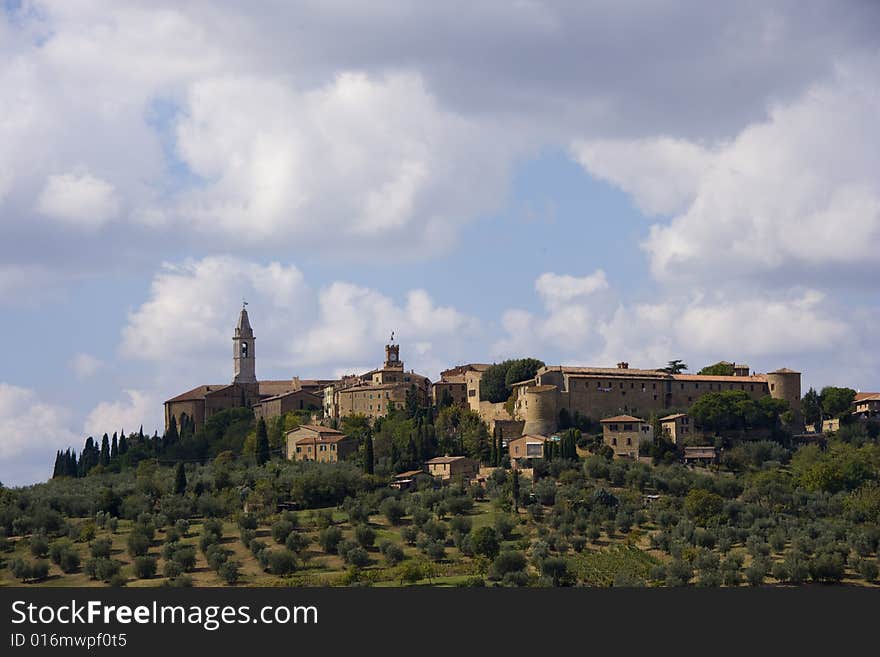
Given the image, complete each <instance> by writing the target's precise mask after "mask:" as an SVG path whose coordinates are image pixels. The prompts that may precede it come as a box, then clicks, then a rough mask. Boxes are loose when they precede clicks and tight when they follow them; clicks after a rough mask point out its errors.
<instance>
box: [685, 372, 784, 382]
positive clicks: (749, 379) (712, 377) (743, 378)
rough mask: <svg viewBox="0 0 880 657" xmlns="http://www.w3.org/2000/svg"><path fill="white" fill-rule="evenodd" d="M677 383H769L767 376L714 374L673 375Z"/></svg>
mask: <svg viewBox="0 0 880 657" xmlns="http://www.w3.org/2000/svg"><path fill="white" fill-rule="evenodd" d="M672 378H673V380H675V381H707V382H709V383H767V375H766V374H750V375H748V376H721V375H718V376H715V375H712V374H673V375H672Z"/></svg>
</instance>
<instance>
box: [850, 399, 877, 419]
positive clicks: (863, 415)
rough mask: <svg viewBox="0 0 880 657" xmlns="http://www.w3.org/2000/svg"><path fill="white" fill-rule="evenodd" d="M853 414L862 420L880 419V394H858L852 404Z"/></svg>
mask: <svg viewBox="0 0 880 657" xmlns="http://www.w3.org/2000/svg"><path fill="white" fill-rule="evenodd" d="M852 414H853V415H854V416H855V417H857V418H859V419H862V420H878V419H880V392H858V393H856V397H855V399H854V400H853V403H852Z"/></svg>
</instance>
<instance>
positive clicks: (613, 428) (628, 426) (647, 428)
mask: <svg viewBox="0 0 880 657" xmlns="http://www.w3.org/2000/svg"><path fill="white" fill-rule="evenodd" d="M620 427H621V425H619V424H609V425H608V430H609V431H635V429H633V425H632V424H624V425H623V429H621V428H620ZM639 430H640V431H643V432H647V431H650V430H651V426H650V425H649V424H643V425H641V428H640V429H639Z"/></svg>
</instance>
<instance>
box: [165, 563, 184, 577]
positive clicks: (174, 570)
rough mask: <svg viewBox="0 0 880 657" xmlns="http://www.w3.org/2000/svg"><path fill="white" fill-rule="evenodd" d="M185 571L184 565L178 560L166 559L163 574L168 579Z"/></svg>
mask: <svg viewBox="0 0 880 657" xmlns="http://www.w3.org/2000/svg"><path fill="white" fill-rule="evenodd" d="M181 573H183V567H182V566H181V565H180V564H179V563H178V562H176V561H166V562H165V565H164V566H163V567H162V575H164V576H165V577H167V578H168V579H174V578H175V577H177V576H178V575H180V574H181Z"/></svg>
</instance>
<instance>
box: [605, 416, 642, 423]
mask: <svg viewBox="0 0 880 657" xmlns="http://www.w3.org/2000/svg"><path fill="white" fill-rule="evenodd" d="M602 422H644V420H643V419H642V418H640V417H633V416H632V415H615V416H614V417H606V418H605V419H604V420H602Z"/></svg>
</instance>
